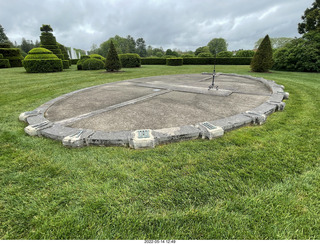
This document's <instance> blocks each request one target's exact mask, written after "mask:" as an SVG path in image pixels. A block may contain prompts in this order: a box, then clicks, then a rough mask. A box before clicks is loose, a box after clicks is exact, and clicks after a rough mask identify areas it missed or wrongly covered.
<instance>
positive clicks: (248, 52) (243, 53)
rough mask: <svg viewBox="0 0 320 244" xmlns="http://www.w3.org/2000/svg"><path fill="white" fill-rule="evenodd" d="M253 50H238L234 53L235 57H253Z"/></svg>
mask: <svg viewBox="0 0 320 244" xmlns="http://www.w3.org/2000/svg"><path fill="white" fill-rule="evenodd" d="M254 54H255V52H254V51H253V50H239V51H238V52H237V53H236V57H239V58H244V57H253V56H254Z"/></svg>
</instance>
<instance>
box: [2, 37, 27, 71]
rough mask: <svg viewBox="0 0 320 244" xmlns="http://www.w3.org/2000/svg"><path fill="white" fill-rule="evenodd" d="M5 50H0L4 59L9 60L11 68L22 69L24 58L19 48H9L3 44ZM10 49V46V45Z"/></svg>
mask: <svg viewBox="0 0 320 244" xmlns="http://www.w3.org/2000/svg"><path fill="white" fill-rule="evenodd" d="M2 46H3V47H4V48H0V54H2V55H3V58H4V59H8V60H9V62H10V66H11V67H22V60H23V57H22V55H21V52H20V49H19V48H7V46H8V44H6V43H4V44H2ZM9 47H10V45H9Z"/></svg>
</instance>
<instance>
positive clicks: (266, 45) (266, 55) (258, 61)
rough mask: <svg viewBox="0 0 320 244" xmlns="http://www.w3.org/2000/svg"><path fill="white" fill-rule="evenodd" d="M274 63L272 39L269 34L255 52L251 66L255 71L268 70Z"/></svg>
mask: <svg viewBox="0 0 320 244" xmlns="http://www.w3.org/2000/svg"><path fill="white" fill-rule="evenodd" d="M272 65H273V59H272V47H271V41H270V38H269V36H268V35H266V36H265V38H264V39H263V40H262V42H261V44H260V46H259V48H258V50H257V52H256V53H255V54H254V56H253V58H252V61H251V64H250V67H251V71H253V72H268V71H269V69H271V67H272Z"/></svg>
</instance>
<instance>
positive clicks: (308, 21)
mask: <svg viewBox="0 0 320 244" xmlns="http://www.w3.org/2000/svg"><path fill="white" fill-rule="evenodd" d="M301 19H302V23H299V24H298V32H299V34H305V33H308V32H310V31H317V32H319V31H320V0H316V1H315V2H314V3H313V4H312V7H311V8H307V9H306V10H305V11H304V15H303V16H301Z"/></svg>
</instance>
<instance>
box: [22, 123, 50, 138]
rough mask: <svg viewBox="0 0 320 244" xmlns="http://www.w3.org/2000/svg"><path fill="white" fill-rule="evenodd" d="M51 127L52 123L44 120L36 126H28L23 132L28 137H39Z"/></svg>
mask: <svg viewBox="0 0 320 244" xmlns="http://www.w3.org/2000/svg"><path fill="white" fill-rule="evenodd" d="M52 126H53V123H52V122H50V121H49V120H46V121H44V122H41V123H38V124H33V125H28V126H27V127H26V128H24V131H25V132H26V133H27V134H28V135H30V136H41V131H42V130H44V129H47V128H50V127H52Z"/></svg>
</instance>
